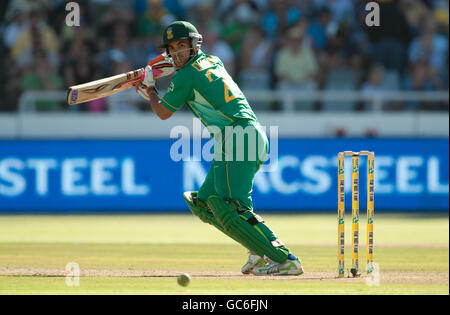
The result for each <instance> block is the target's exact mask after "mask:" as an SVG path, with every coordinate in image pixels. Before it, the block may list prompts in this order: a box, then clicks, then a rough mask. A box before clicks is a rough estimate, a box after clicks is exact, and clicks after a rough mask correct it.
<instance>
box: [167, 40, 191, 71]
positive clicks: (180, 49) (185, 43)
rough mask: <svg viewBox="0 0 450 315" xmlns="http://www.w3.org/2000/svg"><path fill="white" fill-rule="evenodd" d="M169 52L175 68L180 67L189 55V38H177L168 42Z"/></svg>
mask: <svg viewBox="0 0 450 315" xmlns="http://www.w3.org/2000/svg"><path fill="white" fill-rule="evenodd" d="M167 48H168V49H169V54H170V56H171V57H172V59H173V61H174V62H175V65H176V66H177V70H178V69H180V68H181V67H182V66H184V64H185V63H186V62H187V61H188V60H189V57H190V55H191V45H190V42H189V39H177V40H174V41H173V42H170V43H169V45H168V47H167Z"/></svg>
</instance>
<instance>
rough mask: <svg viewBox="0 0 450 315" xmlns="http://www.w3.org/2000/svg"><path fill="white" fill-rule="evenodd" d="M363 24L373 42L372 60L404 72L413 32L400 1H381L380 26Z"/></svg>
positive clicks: (385, 66)
mask: <svg viewBox="0 0 450 315" xmlns="http://www.w3.org/2000/svg"><path fill="white" fill-rule="evenodd" d="M380 2H381V1H380ZM363 25H364V27H365V28H366V30H367V33H368V36H369V40H370V42H371V43H372V51H371V58H372V60H373V61H374V62H375V63H377V64H381V65H383V67H384V68H385V69H389V70H395V71H397V72H398V73H402V70H403V69H404V66H405V64H406V51H407V47H408V45H409V42H410V41H411V37H412V33H411V30H410V27H409V24H408V22H407V20H406V17H405V15H404V13H403V12H402V10H401V8H400V7H399V3H398V1H393V0H385V1H382V3H380V26H377V27H367V26H366V25H365V24H363Z"/></svg>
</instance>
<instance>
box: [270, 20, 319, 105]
mask: <svg viewBox="0 0 450 315" xmlns="http://www.w3.org/2000/svg"><path fill="white" fill-rule="evenodd" d="M304 35H305V34H304V32H303V31H302V29H301V28H298V27H296V28H292V29H291V30H290V31H289V32H288V37H287V42H286V43H285V44H284V45H283V46H282V48H281V50H280V51H279V53H278V55H277V57H276V60H275V73H276V75H277V77H278V89H279V90H282V91H284V90H297V91H299V90H300V91H314V90H316V88H317V84H316V81H315V80H316V77H317V73H318V65H317V60H316V57H315V55H314V52H313V51H312V49H311V48H310V47H308V46H305V45H304ZM308 105H310V104H308Z"/></svg>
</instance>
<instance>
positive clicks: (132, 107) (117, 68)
mask: <svg viewBox="0 0 450 315" xmlns="http://www.w3.org/2000/svg"><path fill="white" fill-rule="evenodd" d="M130 67H131V65H130V63H129V62H128V61H127V60H125V59H124V58H118V59H116V60H115V61H113V62H112V69H113V75H115V74H120V73H124V72H127V71H129V70H130ZM105 101H106V103H107V105H108V109H109V112H120V113H124V112H137V111H139V103H140V101H141V99H140V98H138V97H136V91H135V90H134V88H131V89H128V90H126V91H123V92H120V93H116V94H113V95H110V96H108V97H107V98H105Z"/></svg>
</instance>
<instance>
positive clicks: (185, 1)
mask: <svg viewBox="0 0 450 315" xmlns="http://www.w3.org/2000/svg"><path fill="white" fill-rule="evenodd" d="M67 2H70V1H63V0H10V1H1V4H0V16H2V19H1V24H0V34H1V35H2V36H1V38H2V41H1V43H0V57H1V58H0V60H1V64H0V69H1V73H2V74H3V75H2V76H1V79H0V80H1V81H2V82H1V84H0V111H17V110H18V104H19V98H20V95H21V93H23V91H26V90H66V89H67V87H68V86H71V85H75V84H80V83H85V82H89V81H92V80H96V79H100V78H103V77H107V76H110V75H114V74H118V73H122V72H126V71H129V70H133V69H137V68H141V67H143V66H144V65H145V64H146V63H147V62H148V61H150V60H151V59H153V58H154V57H155V56H156V55H157V54H159V53H161V52H162V50H161V49H160V48H158V46H159V45H160V44H161V41H162V32H163V30H164V28H165V27H166V26H167V25H168V24H170V23H171V22H172V21H174V20H187V21H190V22H192V23H193V24H194V25H195V26H196V27H197V29H198V30H199V32H200V33H201V34H202V35H203V37H204V41H203V45H202V50H203V51H204V52H205V53H207V54H212V55H216V56H218V57H220V58H221V59H222V61H223V62H224V64H225V66H226V68H227V70H228V72H229V73H230V75H232V77H233V78H234V79H235V80H236V81H237V82H238V84H239V85H240V87H241V88H242V89H243V90H244V91H248V90H252V89H253V90H258V89H271V90H281V91H290V90H294V91H320V90H325V91H333V90H339V91H342V90H350V91H362V92H363V93H365V94H368V95H371V94H373V93H377V92H378V91H384V90H401V91H438V90H448V32H449V8H448V0H377V1H376V2H378V3H379V4H380V26H372V27H368V26H367V25H366V17H367V14H368V13H369V12H368V11H366V4H367V2H368V1H366V0H301V1H300V0H120V1H119V0H90V1H87V0H86V1H82V0H78V1H73V2H76V3H78V5H79V8H80V26H68V25H67V23H66V16H67V14H68V11H66V3H67ZM158 84H159V85H161V89H164V84H167V80H165V81H164V80H162V82H159V83H158ZM130 93H135V92H134V90H131V89H130V90H129V91H127V92H124V93H119V94H116V95H115V96H111V97H108V98H105V99H102V100H98V101H94V102H89V103H87V104H82V105H81V106H76V107H71V108H69V107H68V106H67V105H65V104H63V103H62V102H58V101H54V100H39V101H38V102H37V103H36V106H37V109H38V110H60V109H61V108H63V109H65V110H76V111H93V112H98V111H145V110H148V106H147V104H145V102H143V101H136V98H133V97H129V95H130ZM254 106H255V107H256V109H258V108H264V107H265V106H266V107H267V108H265V109H270V110H279V109H280V107H281V103H280V102H268V103H256V104H254ZM296 106H297V107H299V108H304V109H312V110H328V109H332V108H333V106H336V104H333V103H332V102H325V101H324V102H310V103H306V102H303V103H299V104H296ZM338 106H347V107H349V109H351V110H366V109H369V108H370V104H368V103H367V104H366V103H364V102H362V103H360V102H357V103H352V102H345V103H343V104H340V105H339V104H338ZM384 106H385V108H386V109H396V110H401V109H413V110H414V109H421V110H423V109H428V110H432V109H439V110H442V109H445V110H448V103H443V102H431V103H429V102H426V103H423V102H420V103H419V102H401V103H398V102H397V103H392V104H389V103H388V104H384Z"/></svg>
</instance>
